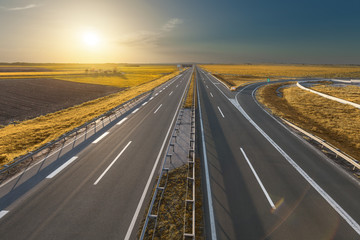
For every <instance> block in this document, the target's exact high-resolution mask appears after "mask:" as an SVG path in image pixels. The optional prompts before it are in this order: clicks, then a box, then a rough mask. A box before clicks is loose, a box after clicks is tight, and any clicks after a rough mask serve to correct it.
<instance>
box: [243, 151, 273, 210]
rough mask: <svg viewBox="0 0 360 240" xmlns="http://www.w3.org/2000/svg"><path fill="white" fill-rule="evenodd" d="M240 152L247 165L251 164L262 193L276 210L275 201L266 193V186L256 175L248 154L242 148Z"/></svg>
mask: <svg viewBox="0 0 360 240" xmlns="http://www.w3.org/2000/svg"><path fill="white" fill-rule="evenodd" d="M240 150H241V152H242V154H243V155H244V158H245V159H246V161H247V163H248V164H249V166H250V169H251V171H252V172H253V174H254V176H255V178H256V180H257V181H258V183H259V185H260V187H261V189H262V191H263V192H264V194H265V196H266V198H267V200H268V202H269V203H270V206H271V207H272V209H276V207H275V204H274V203H273V201H272V200H271V198H270V196H269V194H268V192H267V191H266V189H265V187H264V185H263V184H262V182H261V180H260V178H259V176H258V175H257V173H256V171H255V169H254V167H253V166H252V164H251V162H250V160H249V158H248V157H247V156H246V153H245V152H244V150H243V149H242V148H240Z"/></svg>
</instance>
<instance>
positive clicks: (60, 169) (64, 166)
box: [46, 156, 78, 178]
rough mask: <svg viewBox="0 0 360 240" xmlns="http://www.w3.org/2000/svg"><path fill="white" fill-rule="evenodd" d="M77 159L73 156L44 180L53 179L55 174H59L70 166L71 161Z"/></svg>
mask: <svg viewBox="0 0 360 240" xmlns="http://www.w3.org/2000/svg"><path fill="white" fill-rule="evenodd" d="M77 158H78V157H77V156H74V157H72V158H70V159H69V160H68V161H67V162H66V163H64V164H63V165H61V166H60V167H59V168H58V169H56V170H55V171H53V172H52V173H51V174H49V175H48V176H47V177H46V178H53V177H55V176H56V174H58V173H59V172H61V171H62V170H63V169H64V168H66V167H67V166H68V165H70V164H71V163H72V162H73V161H75V160H76V159H77Z"/></svg>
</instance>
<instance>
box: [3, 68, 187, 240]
mask: <svg viewBox="0 0 360 240" xmlns="http://www.w3.org/2000/svg"><path fill="white" fill-rule="evenodd" d="M190 76H191V69H189V70H187V71H186V72H184V73H183V74H182V75H181V76H180V77H179V78H176V80H175V81H170V82H169V83H171V84H168V86H167V87H166V88H165V87H164V88H163V89H161V90H159V91H157V92H154V93H153V95H152V96H149V98H148V99H147V100H145V101H144V102H143V103H141V104H140V105H139V106H138V107H137V108H134V109H133V110H132V113H131V114H129V115H127V116H126V118H120V119H119V120H118V124H114V126H113V127H112V128H110V129H107V130H106V132H105V130H104V131H103V132H99V133H98V134H97V136H96V138H94V139H92V142H89V143H88V145H87V146H86V147H84V149H83V150H82V151H79V152H76V151H73V152H70V153H68V154H67V155H66V156H65V157H62V158H60V159H59V160H58V161H57V162H56V163H55V164H51V165H49V166H48V167H46V168H45V169H43V170H42V171H41V172H39V173H38V174H37V176H36V177H34V178H31V179H29V180H28V181H27V182H25V183H22V184H27V186H31V183H29V181H30V182H31V181H35V182H36V183H37V184H34V186H32V188H31V190H29V192H28V193H26V194H23V195H22V196H21V197H19V198H11V197H7V196H5V197H4V198H3V199H2V200H1V199H0V203H1V206H3V207H6V208H5V209H0V210H1V212H0V238H1V239H4V240H5V239H12V240H13V239H26V240H30V239H36V240H40V239H44V240H49V239H135V238H136V235H137V231H138V229H139V223H140V221H141V220H142V217H143V215H144V211H145V207H146V206H147V203H148V201H149V197H150V196H149V195H150V194H151V190H152V186H153V183H154V181H155V179H154V177H156V175H157V174H158V167H159V166H160V163H161V161H162V159H163V158H162V156H163V154H164V153H163V150H165V148H164V147H165V146H166V143H167V142H168V140H169V137H170V136H169V133H171V131H170V130H171V129H172V126H173V124H174V122H175V121H174V120H175V119H176V118H175V117H176V116H177V113H178V110H179V106H180V100H181V98H182V96H183V94H184V92H185V89H186V86H187V84H188V82H189V80H190ZM62 167H64V168H62ZM20 187H21V186H20ZM11 193H12V192H10V193H9V194H11ZM144 203H145V204H144ZM5 213H6V214H5Z"/></svg>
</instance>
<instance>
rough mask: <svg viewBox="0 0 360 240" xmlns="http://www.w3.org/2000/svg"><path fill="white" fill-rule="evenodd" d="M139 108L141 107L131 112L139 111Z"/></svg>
mask: <svg viewBox="0 0 360 240" xmlns="http://www.w3.org/2000/svg"><path fill="white" fill-rule="evenodd" d="M139 109H140V108H137V109H135V110H134V111H132V113H131V114H133V113H136V112H137V111H139Z"/></svg>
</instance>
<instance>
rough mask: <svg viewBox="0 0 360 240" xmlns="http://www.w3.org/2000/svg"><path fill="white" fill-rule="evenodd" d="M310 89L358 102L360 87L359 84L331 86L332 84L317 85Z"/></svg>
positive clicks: (359, 101) (359, 100) (359, 102)
mask: <svg viewBox="0 0 360 240" xmlns="http://www.w3.org/2000/svg"><path fill="white" fill-rule="evenodd" d="M311 89H313V90H315V91H318V92H321V93H325V94H328V95H330V96H334V97H337V98H341V99H344V100H347V101H350V102H354V103H357V104H360V87H359V86H344V87H339V86H333V85H317V86H314V87H311Z"/></svg>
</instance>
